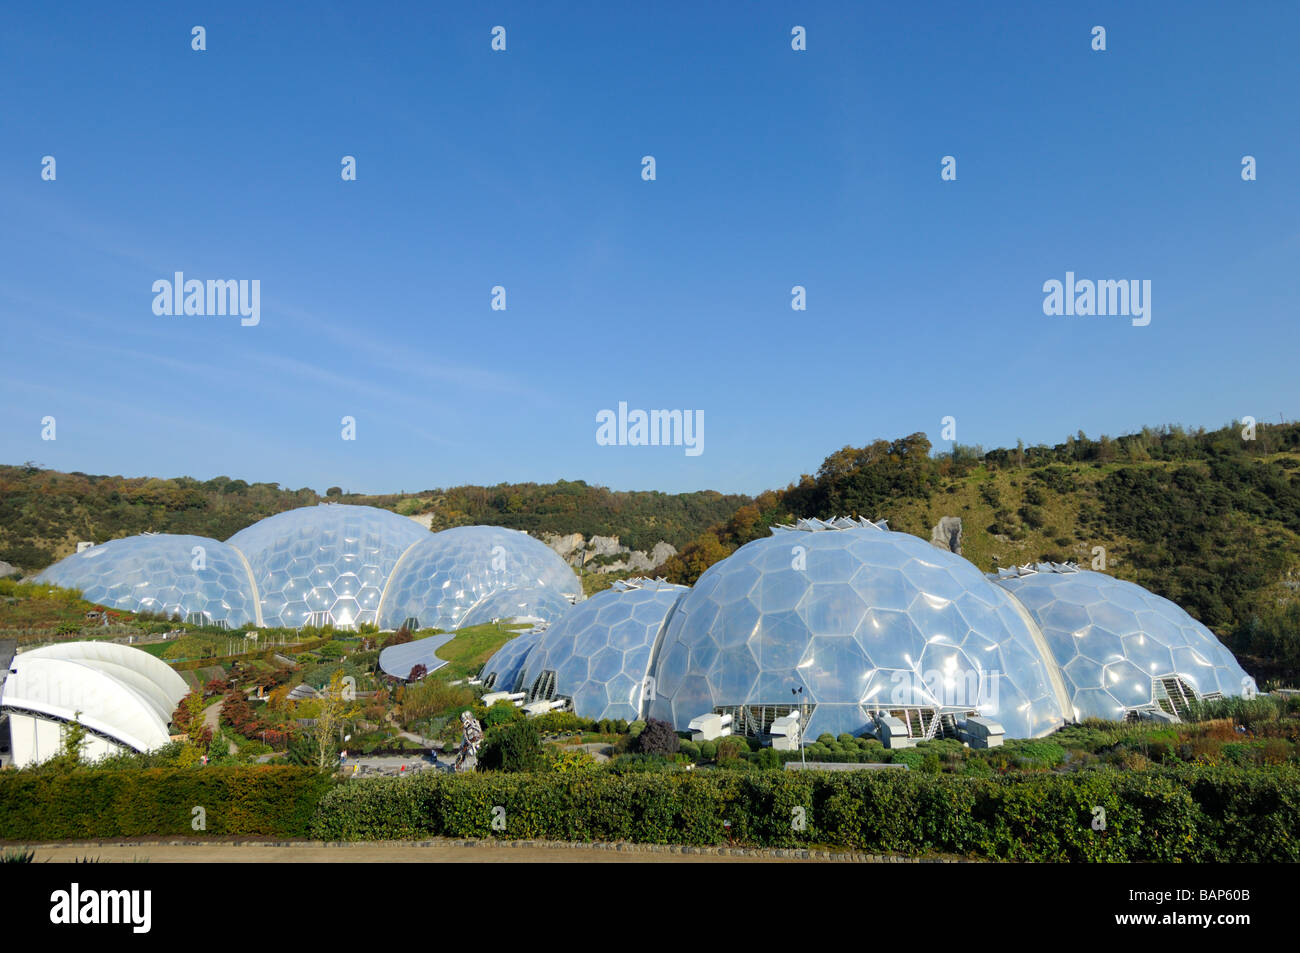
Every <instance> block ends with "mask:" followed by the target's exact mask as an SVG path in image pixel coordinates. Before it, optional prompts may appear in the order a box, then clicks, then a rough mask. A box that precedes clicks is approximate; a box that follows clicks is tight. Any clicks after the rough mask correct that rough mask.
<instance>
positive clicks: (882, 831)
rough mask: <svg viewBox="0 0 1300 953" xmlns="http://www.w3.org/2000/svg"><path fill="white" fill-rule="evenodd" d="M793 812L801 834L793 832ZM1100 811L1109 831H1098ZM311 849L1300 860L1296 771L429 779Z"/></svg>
mask: <svg viewBox="0 0 1300 953" xmlns="http://www.w3.org/2000/svg"><path fill="white" fill-rule="evenodd" d="M498 807H499V808H502V809H503V812H504V813H502V812H494V808H498ZM797 808H801V809H802V810H803V817H804V818H805V820H806V829H805V830H798V829H797V824H796V820H797V818H798V816H799V812H798V811H796V809H797ZM1096 808H1102V809H1103V811H1104V817H1105V825H1104V829H1102V830H1098V829H1094V826H1093V825H1094V821H1096V820H1098V819H1099V818H1100V817H1101V815H1100V814H1099V813H1097V812H1096ZM494 816H500V817H504V821H505V826H504V829H500V830H494V829H493V826H492V821H493V817H494ZM724 822H730V828H729V829H728V828H726V827H724ZM311 835H312V836H313V837H315V838H320V839H325V840H372V839H373V840H379V839H392V838H399V839H400V838H419V837H431V836H446V837H494V836H495V837H503V838H507V839H516V838H550V839H561V840H604V841H616V840H627V841H636V842H643V843H679V844H690V845H719V844H726V843H729V842H735V843H740V844H749V845H756V846H768V847H792V846H808V845H818V846H825V847H832V848H842V849H853V850H865V851H871V852H878V853H900V854H927V853H950V854H959V855H973V856H981V857H990V858H998V859H1005V860H1023V861H1102V860H1105V861H1201V862H1205V861H1238V862H1240V861H1297V860H1300V771H1297V770H1296V769H1294V768H1290V767H1282V768H1271V769H1269V768H1259V769H1246V770H1242V769H1235V770H1229V769H1221V768H1205V767H1179V768H1173V769H1168V768H1159V769H1151V770H1149V771H1144V772H1110V771H1107V772H1101V771H1098V772H1089V773H1085V774H1073V775H1056V774H1033V775H1020V776H1015V775H1011V776H1005V777H989V778H981V777H955V776H950V775H931V774H919V773H914V772H901V771H899V772H893V771H891V772H837V773H826V774H822V773H814V772H752V773H739V772H726V771H708V772H701V771H688V772H680V773H671V774H645V773H641V772H627V773H612V772H600V771H597V772H581V773H578V774H576V775H561V776H557V775H554V774H550V775H542V774H499V773H488V774H479V775H468V776H464V775H462V776H455V775H436V774H429V773H426V774H421V775H418V776H416V777H413V778H407V779H384V778H381V779H365V780H359V781H353V782H350V783H348V784H346V785H342V786H339V787H336V788H334V789H333V790H331V791H330V792H329V793H328V794H327V795H326V796H325V798H324V799H323V800H322V802H321V804H320V809H319V812H318V813H317V815H316V818H315V820H314V821H313V823H312V825H311Z"/></svg>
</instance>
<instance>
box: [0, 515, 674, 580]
mask: <svg viewBox="0 0 1300 953" xmlns="http://www.w3.org/2000/svg"><path fill="white" fill-rule="evenodd" d="M408 519H413V520H415V522H417V523H419V524H420V525H421V526H423V527H424V528H425V529H432V528H433V525H432V524H433V517H432V516H431V515H429V514H427V513H426V514H420V515H417V516H411V517H408ZM542 542H544V543H545V544H546V545H547V546H549V547H551V549H553V550H555V552H556V553H558V554H559V556H560V558H561V559H563V560H564V561H565V562H566V563H568V564H569V565H570V566H576V567H578V568H580V569H586V570H587V571H588V572H621V571H623V570H630V571H631V572H650V571H651V570H653V569H657V568H658V567H660V566H662V565H663V564H664V563H666V562H667V561H668V559H669V558H670V557H672V556H676V555H677V549H676V548H675V547H674V546H673V545H672V544H670V543H665V542H663V541H662V540H660V541H659V542H657V543H655V544H654V548H653V549H651V550H650V551H649V552H646V551H644V550H633V549H629V548H628V547H626V546H624V545H622V544H621V543H619V541H618V537H617V536H593V537H591V539H587V538H586V537H585V536H583V535H582V534H581V533H568V534H565V535H563V536H557V535H555V534H553V533H547V534H544V535H543V536H542ZM0 565H3V563H0Z"/></svg>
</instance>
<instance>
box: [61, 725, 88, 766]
mask: <svg viewBox="0 0 1300 953" xmlns="http://www.w3.org/2000/svg"><path fill="white" fill-rule="evenodd" d="M85 747H86V726H85V725H83V724H82V723H81V712H76V713H75V714H74V715H73V716H72V721H70V722H68V723H67V725H66V726H64V730H63V744H62V747H61V749H60V751H59V753H58V755H57V756H56V760H57V761H58V762H59V763H60V764H61V765H62V766H64V767H67V768H75V767H76V766H77V765H79V764H81V756H82V754H83V752H84V750H85Z"/></svg>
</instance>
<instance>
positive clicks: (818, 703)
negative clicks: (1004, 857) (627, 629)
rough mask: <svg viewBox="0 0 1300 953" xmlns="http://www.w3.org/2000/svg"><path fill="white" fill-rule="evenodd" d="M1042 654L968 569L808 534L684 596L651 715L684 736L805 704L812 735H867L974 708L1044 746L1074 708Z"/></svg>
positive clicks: (875, 541) (899, 547) (832, 525)
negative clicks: (895, 716)
mask: <svg viewBox="0 0 1300 953" xmlns="http://www.w3.org/2000/svg"><path fill="white" fill-rule="evenodd" d="M1043 653H1044V648H1043V647H1042V643H1041V641H1039V640H1038V634H1037V633H1035V632H1034V628H1033V623H1032V621H1031V620H1030V619H1029V618H1028V617H1027V616H1026V615H1025V613H1024V612H1023V611H1019V610H1017V608H1016V607H1015V606H1014V605H1013V602H1012V600H1007V599H1005V598H1003V596H1002V594H1001V593H999V592H998V591H997V587H995V586H994V585H993V584H992V583H991V582H989V581H988V580H987V579H985V578H984V575H983V574H982V573H981V572H980V571H979V570H978V569H976V568H975V566H973V565H972V564H971V563H969V562H967V561H966V560H964V559H962V558H961V557H960V556H956V555H954V554H952V553H949V552H946V551H943V550H940V549H938V548H937V547H935V546H932V545H931V544H930V543H928V542H926V541H924V540H921V539H918V538H917V537H915V536H910V535H907V534H905V533H893V532H890V531H889V530H887V529H885V528H883V524H882V525H880V526H877V525H875V524H872V523H869V522H866V521H865V520H863V521H855V520H848V519H841V520H834V521H832V522H829V523H823V522H821V521H818V520H801V521H800V522H799V523H798V524H797V525H796V526H794V527H778V528H777V529H776V530H774V531H773V535H771V536H769V537H767V538H766V539H760V540H755V541H754V542H751V543H748V544H746V545H745V546H742V547H741V548H740V549H738V550H737V551H736V552H735V553H733V554H732V555H731V556H729V557H728V558H726V559H724V560H722V561H721V562H719V563H716V564H715V565H713V566H711V567H710V568H709V569H708V570H707V571H706V572H705V573H704V574H703V575H702V576H701V577H700V579H699V581H698V582H697V583H696V584H695V587H694V588H693V589H692V590H691V591H690V592H689V593H687V594H686V595H685V596H683V597H682V599H681V601H680V602H679V603H678V604H677V607H676V608H675V609H674V610H673V613H672V615H671V617H670V618H669V619H668V622H667V625H666V628H665V632H664V635H663V638H662V643H661V646H660V648H659V650H658V653H657V658H656V661H655V662H654V665H653V675H654V678H655V689H656V697H655V698H654V699H653V700H652V701H651V702H650V705H649V711H650V714H651V715H652V716H653V717H656V718H661V719H663V720H665V721H670V722H671V723H672V724H673V725H674V726H675V727H676V728H677V729H678V730H685V729H686V728H687V726H688V724H689V722H690V720H691V719H692V718H694V717H696V716H698V715H702V714H707V713H710V712H712V711H714V710H715V709H719V708H727V707H730V706H750V708H751V709H758V710H766V711H772V710H776V711H777V712H779V711H780V709H781V707H782V706H785V707H786V709H787V710H788V708H789V707H790V706H792V705H797V704H799V703H800V702H803V703H805V704H810V705H811V706H812V710H811V719H810V721H809V724H808V725H807V727H806V729H805V735H806V736H808V737H817V736H818V735H820V734H821V733H823V732H830V733H831V734H833V735H838V734H840V733H842V732H849V733H851V734H862V733H863V732H864V731H866V730H867V728H868V725H869V724H870V723H871V720H872V719H871V716H872V713H874V712H876V711H890V710H898V709H913V708H924V709H929V710H930V711H931V712H937V711H942V710H945V709H947V710H953V711H956V710H968V711H978V712H979V713H980V714H983V715H986V716H988V717H990V718H992V719H994V720H996V721H998V722H1000V723H1001V724H1002V726H1003V728H1004V729H1005V731H1006V733H1007V736H1008V737H1023V738H1030V737H1039V736H1042V735H1045V734H1047V733H1049V732H1051V731H1053V730H1055V729H1056V728H1058V727H1060V726H1061V725H1062V724H1063V722H1064V713H1063V712H1064V707H1063V706H1064V704H1065V702H1066V699H1065V697H1064V691H1063V683H1061V682H1060V681H1059V679H1058V680H1056V681H1055V684H1054V678H1053V673H1052V672H1051V662H1050V659H1048V658H1045V657H1044V654H1043ZM799 688H802V689H803V693H802V695H795V694H794V693H793V690H796V689H799Z"/></svg>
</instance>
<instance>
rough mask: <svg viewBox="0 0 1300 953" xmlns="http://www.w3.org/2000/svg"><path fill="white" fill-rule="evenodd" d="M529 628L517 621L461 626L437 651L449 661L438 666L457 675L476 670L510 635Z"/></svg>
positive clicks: (445, 673)
mask: <svg viewBox="0 0 1300 953" xmlns="http://www.w3.org/2000/svg"><path fill="white" fill-rule="evenodd" d="M528 628H529V626H527V625H522V624H515V623H507V624H504V625H501V624H492V623H489V624H487V625H474V626H470V627H469V628H467V629H460V630H459V631H458V632H457V633H456V637H455V638H454V639H452V640H451V641H450V642H448V643H447V644H446V645H444V646H442V648H440V649H438V651H437V652H436V653H435V654H436V655H437V656H438V658H441V659H446V660H447V664H446V665H444V666H443V667H442V668H440V669H438V675H440V676H442V677H443V678H450V679H457V678H466V677H468V676H470V675H474V674H476V673H477V672H478V670H479V669H480V668H482V667H483V663H484V662H486V661H487V660H488V659H490V658H491V657H492V656H493V655H494V654H495V653H496V650H497V649H499V648H501V646H503V645H505V644H506V641H507V640H508V639H510V638H511V636H513V635H515V634H517V633H519V632H522V631H525V630H527V629H528Z"/></svg>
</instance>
